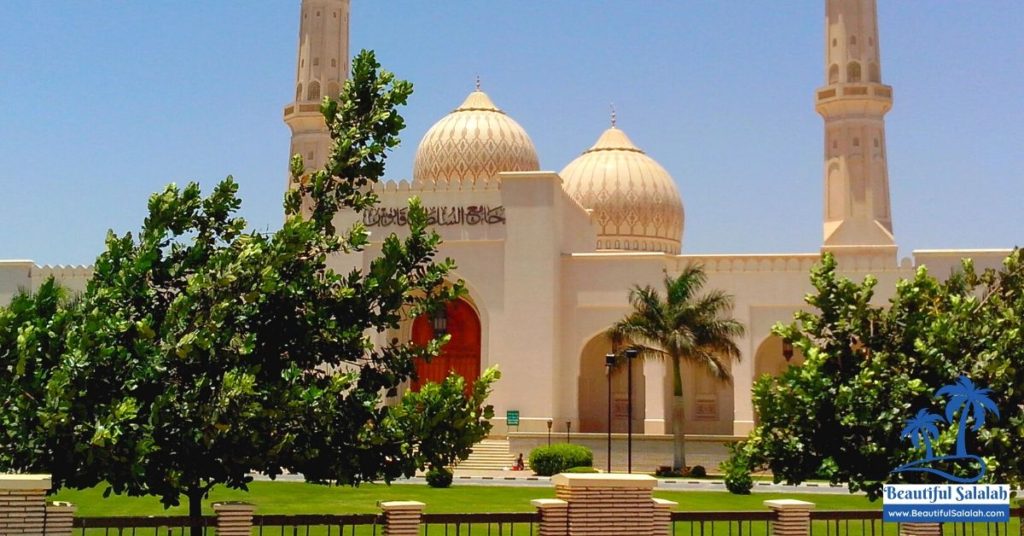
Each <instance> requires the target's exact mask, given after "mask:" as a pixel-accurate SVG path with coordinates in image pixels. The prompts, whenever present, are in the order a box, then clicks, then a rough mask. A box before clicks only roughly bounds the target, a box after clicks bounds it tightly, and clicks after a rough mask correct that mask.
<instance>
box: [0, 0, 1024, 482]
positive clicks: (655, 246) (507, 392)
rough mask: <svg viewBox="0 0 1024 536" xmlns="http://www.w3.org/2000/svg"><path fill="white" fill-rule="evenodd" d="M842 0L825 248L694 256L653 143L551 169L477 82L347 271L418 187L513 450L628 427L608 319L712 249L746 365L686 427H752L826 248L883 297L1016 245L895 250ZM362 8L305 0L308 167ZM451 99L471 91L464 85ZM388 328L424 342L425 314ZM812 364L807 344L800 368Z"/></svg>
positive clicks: (4, 285)
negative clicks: (460, 283) (759, 390)
mask: <svg viewBox="0 0 1024 536" xmlns="http://www.w3.org/2000/svg"><path fill="white" fill-rule="evenodd" d="M826 6H827V7H826V27H825V33H826V42H825V61H824V78H825V85H824V86H823V87H821V88H819V89H818V90H817V91H816V93H815V98H816V109H817V111H818V112H819V113H820V114H821V115H822V117H823V118H824V126H825V128H824V145H825V147H824V189H823V193H824V196H823V197H824V207H823V229H824V238H823V242H822V246H821V250H820V251H812V252H806V253H797V254H778V253H766V254H745V255H701V254H694V253H690V252H686V251H685V250H684V249H683V247H682V246H683V229H684V223H685V222H684V214H685V212H684V207H683V201H682V199H683V197H682V196H681V195H680V189H682V190H683V192H682V193H683V194H685V182H677V181H675V180H673V178H672V177H671V175H670V174H669V171H667V170H665V169H664V168H663V167H662V166H661V165H659V164H658V163H657V161H656V160H655V158H656V156H657V155H647V154H646V153H644V151H643V150H642V148H639V147H636V146H635V145H634V144H633V143H632V142H631V141H630V139H629V137H628V136H627V134H626V133H625V132H624V131H622V130H621V129H619V128H617V127H616V126H615V125H614V124H613V125H612V126H611V128H609V129H608V130H606V131H605V132H604V133H598V132H593V133H580V148H581V155H580V156H579V157H578V158H577V159H576V160H574V161H573V162H571V163H568V164H567V165H566V167H565V168H564V169H563V170H562V171H561V172H554V171H544V170H540V169H539V168H538V164H537V162H538V161H539V159H538V157H537V149H536V148H535V147H534V145H533V142H532V141H531V140H530V138H529V135H528V134H527V133H526V132H525V130H523V128H522V127H521V126H520V125H519V124H518V123H516V122H515V120H514V119H513V118H512V117H511V116H510V115H509V114H508V113H507V112H506V111H503V110H502V109H501V108H500V107H499V106H498V105H496V104H495V103H494V102H493V101H492V100H491V99H490V97H488V96H487V94H485V93H484V92H483V91H481V90H480V89H479V87H478V88H477V89H476V90H475V91H472V92H471V93H470V94H469V95H468V96H467V97H466V98H465V99H464V101H463V103H462V104H461V105H458V106H457V107H456V108H455V109H454V111H452V112H451V113H449V114H447V115H445V116H442V117H440V118H439V121H438V123H437V124H436V125H435V126H434V127H432V128H431V129H430V130H429V131H428V132H427V133H426V134H425V135H424V137H423V138H422V141H421V142H420V146H419V149H418V151H417V155H416V160H415V164H414V169H412V170H411V176H412V177H413V180H412V181H404V180H403V181H388V182H385V183H382V184H380V185H378V187H377V189H378V193H379V195H380V199H381V204H380V206H379V207H377V208H375V209H372V210H369V211H367V212H366V213H364V214H361V215H357V214H354V213H350V212H342V213H339V214H338V215H337V219H336V220H337V221H336V223H337V224H338V225H339V226H341V227H344V226H347V225H350V224H352V223H354V222H355V221H357V220H362V221H363V223H365V224H366V225H367V227H368V228H369V229H370V231H371V239H372V240H373V243H372V245H371V246H370V247H369V248H367V250H366V251H365V252H362V253H359V254H354V255H350V256H346V257H339V258H336V259H334V260H333V266H334V268H336V269H338V270H349V269H351V268H366V267H368V265H369V263H370V260H371V259H372V258H374V256H376V255H377V254H378V252H379V250H380V241H381V238H382V237H384V236H386V235H387V234H389V233H392V232H394V233H398V234H402V233H403V232H405V230H404V227H403V223H404V218H405V212H404V210H405V208H406V207H407V203H408V199H409V198H410V197H411V196H418V197H419V198H420V199H421V200H422V203H423V205H424V206H425V207H427V209H428V210H429V211H430V213H431V218H432V220H433V221H434V223H435V228H436V229H437V231H438V232H439V233H440V234H441V236H442V237H443V238H444V245H443V247H442V250H441V255H442V256H448V257H451V258H453V259H455V261H456V262H457V264H458V269H457V271H456V273H455V274H454V275H455V277H457V278H459V279H462V280H464V281H465V282H466V287H467V288H468V291H469V296H468V298H467V300H466V301H467V303H468V304H469V305H470V306H471V307H472V310H473V311H474V312H475V313H476V315H477V317H478V320H479V322H478V325H479V330H480V332H479V334H478V336H479V339H478V340H479V343H478V344H479V360H480V366H481V368H486V367H488V366H491V365H499V366H500V367H501V369H502V373H503V378H502V380H501V381H500V382H499V383H498V385H497V387H496V389H495V392H494V394H493V396H492V398H491V402H492V403H493V404H494V407H495V411H496V418H495V427H494V433H495V434H496V435H505V434H507V433H510V434H511V435H512V436H513V437H515V438H517V441H519V443H516V444H514V445H513V448H514V449H515V447H516V445H529V444H536V443H537V442H538V441H540V440H541V438H543V437H544V436H545V435H546V433H547V431H548V422H549V420H550V421H551V422H552V423H553V431H554V434H555V435H556V436H562V435H563V434H565V433H566V429H567V428H568V427H571V429H572V431H573V433H574V436H575V437H577V438H579V440H581V441H596V439H597V438H598V437H603V433H604V432H605V431H606V430H607V429H608V427H609V426H611V429H612V431H613V432H616V433H620V432H624V431H625V430H626V409H627V405H628V404H627V400H626V397H627V384H626V379H625V376H626V371H625V369H624V368H623V369H621V370H616V371H614V372H613V373H612V377H611V378H610V379H609V378H608V377H607V376H606V373H605V367H604V355H605V354H606V353H607V352H609V351H610V349H611V348H610V342H609V341H608V340H607V339H606V338H605V337H604V335H603V333H604V332H605V330H606V329H607V328H608V327H609V326H610V325H611V324H612V323H613V322H615V321H616V320H618V319H620V318H622V317H623V316H624V315H625V314H627V313H628V312H629V310H630V308H629V304H628V302H627V296H628V291H629V289H630V288H632V287H633V286H635V285H654V286H660V285H661V284H662V280H663V278H664V276H665V274H666V273H667V274H670V275H671V274H676V273H678V272H679V271H680V270H681V269H682V268H683V267H684V266H686V265H687V264H688V263H700V264H702V265H704V267H705V269H706V271H707V273H708V276H709V281H708V288H718V289H723V290H725V291H727V292H729V293H731V294H733V295H734V296H735V302H736V306H735V310H734V316H735V317H736V318H737V319H738V320H740V321H742V322H743V323H744V324H745V325H746V326H747V335H746V336H744V337H743V338H742V339H740V340H739V341H737V342H738V344H739V346H740V348H741V349H742V359H740V360H739V361H738V362H736V363H734V364H733V365H732V376H733V380H732V382H731V383H721V382H717V381H715V380H713V379H712V378H711V377H709V376H708V375H707V374H706V373H704V372H702V371H700V370H693V369H689V368H688V369H686V370H685V380H684V383H685V385H684V391H685V393H686V395H685V396H686V400H685V402H686V404H685V405H686V425H685V426H686V429H685V432H686V433H687V434H690V435H691V436H692V437H693V439H694V441H696V442H698V443H701V444H709V445H710V444H717V445H720V444H721V443H722V441H723V440H727V439H731V438H734V437H736V436H741V435H745V434H746V433H747V432H749V431H750V430H751V428H752V427H753V425H754V421H755V416H754V411H753V407H752V404H751V399H750V388H751V385H752V383H753V382H754V380H755V379H756V378H757V377H758V376H760V375H761V374H777V373H779V372H780V371H781V370H783V369H784V368H785V367H787V366H789V365H790V363H787V361H786V360H785V359H784V358H783V356H782V344H781V341H780V340H778V339H777V338H775V337H773V336H771V335H770V331H771V327H772V325H773V324H775V323H776V322H787V321H789V320H791V318H792V315H793V313H794V312H795V311H797V310H799V309H800V308H801V307H803V306H804V304H803V296H804V295H805V294H806V293H807V292H809V291H810V290H811V288H810V285H809V281H808V274H809V270H810V268H811V267H812V265H813V264H814V263H815V262H817V261H818V260H819V258H820V254H821V251H833V252H835V253H836V254H837V255H838V256H839V258H840V262H841V267H842V268H843V269H844V270H845V271H846V272H847V274H848V275H849V276H850V277H852V278H855V279H860V278H862V277H864V276H866V275H868V274H873V275H874V276H876V277H877V278H878V279H879V285H878V289H879V294H878V298H877V299H878V300H880V301H881V300H885V299H887V298H888V296H887V295H886V292H891V291H892V289H893V288H894V285H895V282H896V281H897V280H898V279H899V278H905V277H910V276H912V275H913V273H914V270H915V269H916V268H917V267H918V266H920V265H922V264H924V265H927V266H928V267H929V269H931V270H932V271H933V272H934V273H937V274H946V273H949V271H950V270H951V269H953V268H955V267H956V266H958V265H959V262H960V259H961V258H963V257H971V258H973V259H974V260H975V263H976V265H978V266H979V267H990V266H997V265H998V263H999V262H1000V260H1001V259H1002V258H1003V257H1004V256H1005V255H1006V254H1007V253H1008V252H1009V250H958V251H952V250H951V251H934V250H930V251H915V252H913V256H912V257H911V258H905V259H902V260H899V259H898V258H897V249H896V241H895V238H894V233H893V229H894V227H893V216H892V214H891V207H890V203H889V180H888V171H887V165H886V153H885V125H884V119H883V117H884V114H885V113H886V112H887V111H888V110H889V109H890V107H891V106H892V99H893V93H892V88H890V87H889V86H886V85H884V84H882V82H881V55H880V53H879V36H878V30H877V17H876V12H875V2H874V0H828V1H827V2H826ZM348 15H349V2H348V1H347V0H303V2H302V7H301V13H300V16H301V26H300V41H299V54H298V67H297V76H296V94H295V99H294V102H293V103H292V104H290V105H288V107H286V108H285V114H284V116H285V121H286V123H287V124H288V126H289V127H290V128H291V130H292V133H293V137H292V144H291V152H292V153H299V154H302V155H303V157H304V158H305V159H306V160H307V164H313V165H318V164H319V163H322V162H323V158H324V155H325V154H326V150H327V143H328V137H327V134H326V132H325V130H324V126H323V120H322V118H320V116H319V112H318V108H319V107H318V104H317V102H318V101H319V99H320V98H321V96H322V95H326V94H332V95H333V94H337V93H338V90H339V88H340V84H341V83H342V81H343V80H344V79H345V78H346V76H347V72H348V65H347V60H346V58H347V57H348V37H347V36H348ZM538 98H540V96H538ZM450 104H451V105H457V104H458V101H457V100H456V98H455V96H453V101H452V102H451V103H450ZM595 137H596V138H597V141H596V142H595V143H594V144H593V145H592V146H590V147H589V148H588V146H587V142H589V141H590V140H593V139H594V138H595ZM409 171H410V170H403V172H404V173H408V172H409ZM680 187H681V188H680ZM50 274H52V275H55V276H56V277H58V279H61V280H62V281H64V282H65V283H66V284H69V285H70V286H72V288H82V285H84V282H85V281H86V280H87V278H88V275H89V269H88V268H87V267H75V268H50V267H38V266H35V265H34V264H33V263H31V262H28V261H3V262H0V300H6V299H8V298H9V296H10V294H11V293H12V292H14V291H15V290H16V289H17V288H19V287H20V288H27V289H32V288H35V287H36V286H38V284H39V282H40V281H42V280H43V278H45V277H46V276H48V275H50ZM474 325H477V324H474ZM384 336H387V337H391V336H398V337H401V338H411V337H412V325H411V322H409V323H407V325H404V326H403V327H402V329H401V330H399V331H398V332H396V333H388V334H385V335H384ZM382 337H383V336H382ZM800 360H801V357H800V356H795V357H794V360H793V363H799V361H800ZM633 367H634V368H633V391H634V392H633V394H634V396H633V401H634V404H633V407H634V423H633V430H634V432H636V433H640V434H643V435H645V436H646V437H647V438H648V440H649V443H650V447H651V448H650V449H647V451H646V453H647V454H645V456H647V457H646V458H643V460H644V463H646V464H649V465H653V464H655V462H657V461H659V460H661V459H662V458H664V460H663V461H662V463H668V462H669V461H670V460H671V449H669V448H666V447H665V445H667V442H666V441H665V440H666V438H667V437H666V434H669V433H671V432H672V423H671V419H670V408H671V405H670V395H671V381H670V379H669V377H668V371H667V370H666V367H665V365H664V364H663V363H660V362H642V363H641V362H638V363H636V364H634V365H633ZM609 382H610V384H611V399H610V400H609V397H608V390H609ZM609 407H611V413H612V416H611V421H610V422H609V419H608V411H609V409H608V408H609ZM507 411H518V412H519V415H520V424H519V426H518V427H513V428H512V429H509V427H507V426H506V422H505V416H506V412H507ZM580 433H583V434H595V433H596V434H601V436H592V437H589V438H588V437H580V436H579V435H578V434H580ZM617 441H618V440H617ZM595 446H596V445H595ZM616 448H618V447H616ZM595 450H597V449H595ZM698 450H699V449H698ZM652 456H653V457H652ZM708 456H709V458H708V459H709V460H711V458H712V457H713V456H712V455H711V454H708ZM648 458H650V459H648ZM709 463H710V461H709Z"/></svg>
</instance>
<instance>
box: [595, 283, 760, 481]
mask: <svg viewBox="0 0 1024 536" xmlns="http://www.w3.org/2000/svg"><path fill="white" fill-rule="evenodd" d="M706 282H707V274H705V273H704V268H703V267H702V266H700V265H695V264H691V265H688V266H686V267H685V268H683V271H682V272H681V273H680V274H679V275H678V276H676V277H672V276H669V275H667V274H666V275H665V297H664V298H662V296H661V294H659V293H658V291H657V290H656V289H655V288H654V287H652V286H650V285H648V286H644V287H641V286H639V285H638V286H636V287H634V288H633V290H632V291H631V292H630V295H629V301H630V304H631V305H632V307H633V311H632V312H631V313H630V314H629V315H627V316H626V317H625V318H623V319H622V320H620V321H618V322H616V323H615V325H613V326H612V327H611V328H610V329H609V331H608V336H609V337H610V338H611V339H612V340H613V341H626V342H627V343H628V344H631V345H633V346H635V347H636V349H637V350H638V351H639V354H640V356H641V357H644V358H660V359H668V360H669V362H670V363H671V364H672V395H673V398H672V431H673V434H672V435H673V468H674V469H676V470H681V469H682V468H684V467H686V444H685V439H684V435H683V427H684V425H685V420H686V412H685V409H686V408H685V406H684V401H683V375H682V374H683V373H682V363H683V361H686V362H688V363H692V364H694V365H696V366H697V367H698V368H701V369H704V370H706V371H708V372H709V373H710V374H711V375H712V376H713V377H715V378H718V379H719V380H723V381H728V380H729V379H730V374H729V365H728V362H729V361H731V360H738V359H739V358H740V350H739V348H738V347H737V346H736V343H735V342H734V341H733V339H735V338H736V337H741V336H742V335H743V332H744V328H743V325H742V324H741V323H739V322H738V321H736V320H734V319H732V318H731V316H730V315H731V313H732V307H733V301H732V296H730V295H728V294H726V293H725V292H722V291H720V290H712V291H709V292H707V293H705V294H704V295H700V293H701V291H702V290H703V288H704V284H705V283H706Z"/></svg>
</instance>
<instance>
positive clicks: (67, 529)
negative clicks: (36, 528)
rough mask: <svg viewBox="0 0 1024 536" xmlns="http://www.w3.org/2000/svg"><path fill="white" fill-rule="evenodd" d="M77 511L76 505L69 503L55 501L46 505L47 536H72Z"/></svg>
mask: <svg viewBox="0 0 1024 536" xmlns="http://www.w3.org/2000/svg"><path fill="white" fill-rule="evenodd" d="M75 510H77V508H75V505H73V504H71V503H69V502H63V501H55V502H52V503H50V504H48V505H46V535H47V536H71V530H72V528H73V527H72V525H73V524H74V522H75Z"/></svg>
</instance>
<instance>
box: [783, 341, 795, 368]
mask: <svg viewBox="0 0 1024 536" xmlns="http://www.w3.org/2000/svg"><path fill="white" fill-rule="evenodd" d="M782 357H784V358H786V363H789V360H790V359H793V341H791V340H789V339H782Z"/></svg>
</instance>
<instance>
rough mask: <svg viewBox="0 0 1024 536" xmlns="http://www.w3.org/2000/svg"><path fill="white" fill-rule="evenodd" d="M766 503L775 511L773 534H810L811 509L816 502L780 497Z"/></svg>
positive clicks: (778, 535) (799, 535) (802, 535)
mask: <svg viewBox="0 0 1024 536" xmlns="http://www.w3.org/2000/svg"><path fill="white" fill-rule="evenodd" d="M764 505H765V506H767V507H768V508H771V509H772V510H774V511H775V521H772V536H810V534H811V510H814V503H809V502H806V501H795V500H793V499H778V500H774V501H765V502H764Z"/></svg>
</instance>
